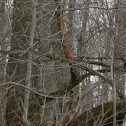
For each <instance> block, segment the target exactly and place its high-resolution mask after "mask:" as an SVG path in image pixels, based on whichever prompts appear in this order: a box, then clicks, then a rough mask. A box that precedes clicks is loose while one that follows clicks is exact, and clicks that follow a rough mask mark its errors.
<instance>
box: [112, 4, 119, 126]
mask: <svg viewBox="0 0 126 126" xmlns="http://www.w3.org/2000/svg"><path fill="white" fill-rule="evenodd" d="M116 3H117V2H116ZM117 39H118V13H117V11H116V12H115V37H114V41H113V45H112V46H113V47H112V61H111V79H112V81H113V126H116V82H115V55H116V43H117Z"/></svg>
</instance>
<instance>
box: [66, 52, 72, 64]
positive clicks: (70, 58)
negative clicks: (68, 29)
mask: <svg viewBox="0 0 126 126" xmlns="http://www.w3.org/2000/svg"><path fill="white" fill-rule="evenodd" d="M67 58H68V59H69V60H70V61H71V63H72V64H73V56H72V53H71V52H68V53H67Z"/></svg>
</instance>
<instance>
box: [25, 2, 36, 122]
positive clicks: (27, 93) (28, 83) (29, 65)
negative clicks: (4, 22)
mask: <svg viewBox="0 0 126 126" xmlns="http://www.w3.org/2000/svg"><path fill="white" fill-rule="evenodd" d="M36 4H37V0H32V7H33V13H32V23H31V29H30V38H29V47H32V46H33V41H34V34H35V28H36ZM31 74H32V53H31V52H29V53H28V63H27V74H26V87H28V88H30V86H31ZM29 96H30V91H29V90H27V89H25V93H24V115H23V119H24V120H25V121H27V120H28V107H29Z"/></svg>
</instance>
